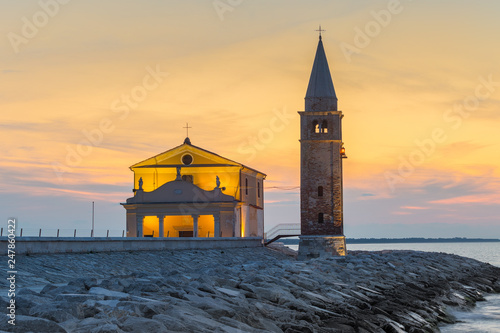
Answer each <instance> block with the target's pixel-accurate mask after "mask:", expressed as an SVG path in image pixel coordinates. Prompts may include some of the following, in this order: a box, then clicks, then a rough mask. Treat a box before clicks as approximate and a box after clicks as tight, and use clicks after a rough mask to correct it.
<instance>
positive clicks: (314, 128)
mask: <svg viewBox="0 0 500 333" xmlns="http://www.w3.org/2000/svg"><path fill="white" fill-rule="evenodd" d="M313 133H319V124H318V121H317V120H315V121H313Z"/></svg>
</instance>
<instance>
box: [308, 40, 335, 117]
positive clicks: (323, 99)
mask: <svg viewBox="0 0 500 333" xmlns="http://www.w3.org/2000/svg"><path fill="white" fill-rule="evenodd" d="M305 99H306V111H337V95H336V94H335V88H334V87H333V81H332V76H331V75H330V68H329V67H328V60H327V59H326V54H325V49H324V48H323V41H322V40H321V36H320V37H319V42H318V48H317V49H316V56H315V58H314V63H313V68H312V71H311V77H310V79H309V85H308V87H307V92H306V98H305Z"/></svg>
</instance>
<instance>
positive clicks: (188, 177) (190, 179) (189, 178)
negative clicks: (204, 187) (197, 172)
mask: <svg viewBox="0 0 500 333" xmlns="http://www.w3.org/2000/svg"><path fill="white" fill-rule="evenodd" d="M182 180H183V181H185V182H189V183H191V184H192V183H193V175H182Z"/></svg>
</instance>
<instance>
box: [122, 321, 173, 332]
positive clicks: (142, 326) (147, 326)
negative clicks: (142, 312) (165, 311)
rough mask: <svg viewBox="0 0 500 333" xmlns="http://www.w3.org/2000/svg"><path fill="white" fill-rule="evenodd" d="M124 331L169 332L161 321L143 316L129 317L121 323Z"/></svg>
mask: <svg viewBox="0 0 500 333" xmlns="http://www.w3.org/2000/svg"><path fill="white" fill-rule="evenodd" d="M121 329H122V330H123V331H124V332H134V333H136V332H137V333H142V332H167V331H168V330H167V328H166V327H165V325H163V324H162V323H161V322H159V321H157V320H153V319H147V318H141V317H128V318H127V319H126V320H125V321H124V322H123V323H122V325H121Z"/></svg>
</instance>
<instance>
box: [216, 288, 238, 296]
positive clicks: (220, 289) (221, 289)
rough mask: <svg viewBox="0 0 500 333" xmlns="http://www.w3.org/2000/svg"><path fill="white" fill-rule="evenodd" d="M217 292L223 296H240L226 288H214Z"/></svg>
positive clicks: (235, 291)
mask: <svg viewBox="0 0 500 333" xmlns="http://www.w3.org/2000/svg"><path fill="white" fill-rule="evenodd" d="M215 289H217V290H218V291H220V292H221V293H223V294H226V295H229V296H232V297H238V296H241V293H240V292H239V291H237V290H232V289H227V288H215Z"/></svg>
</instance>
